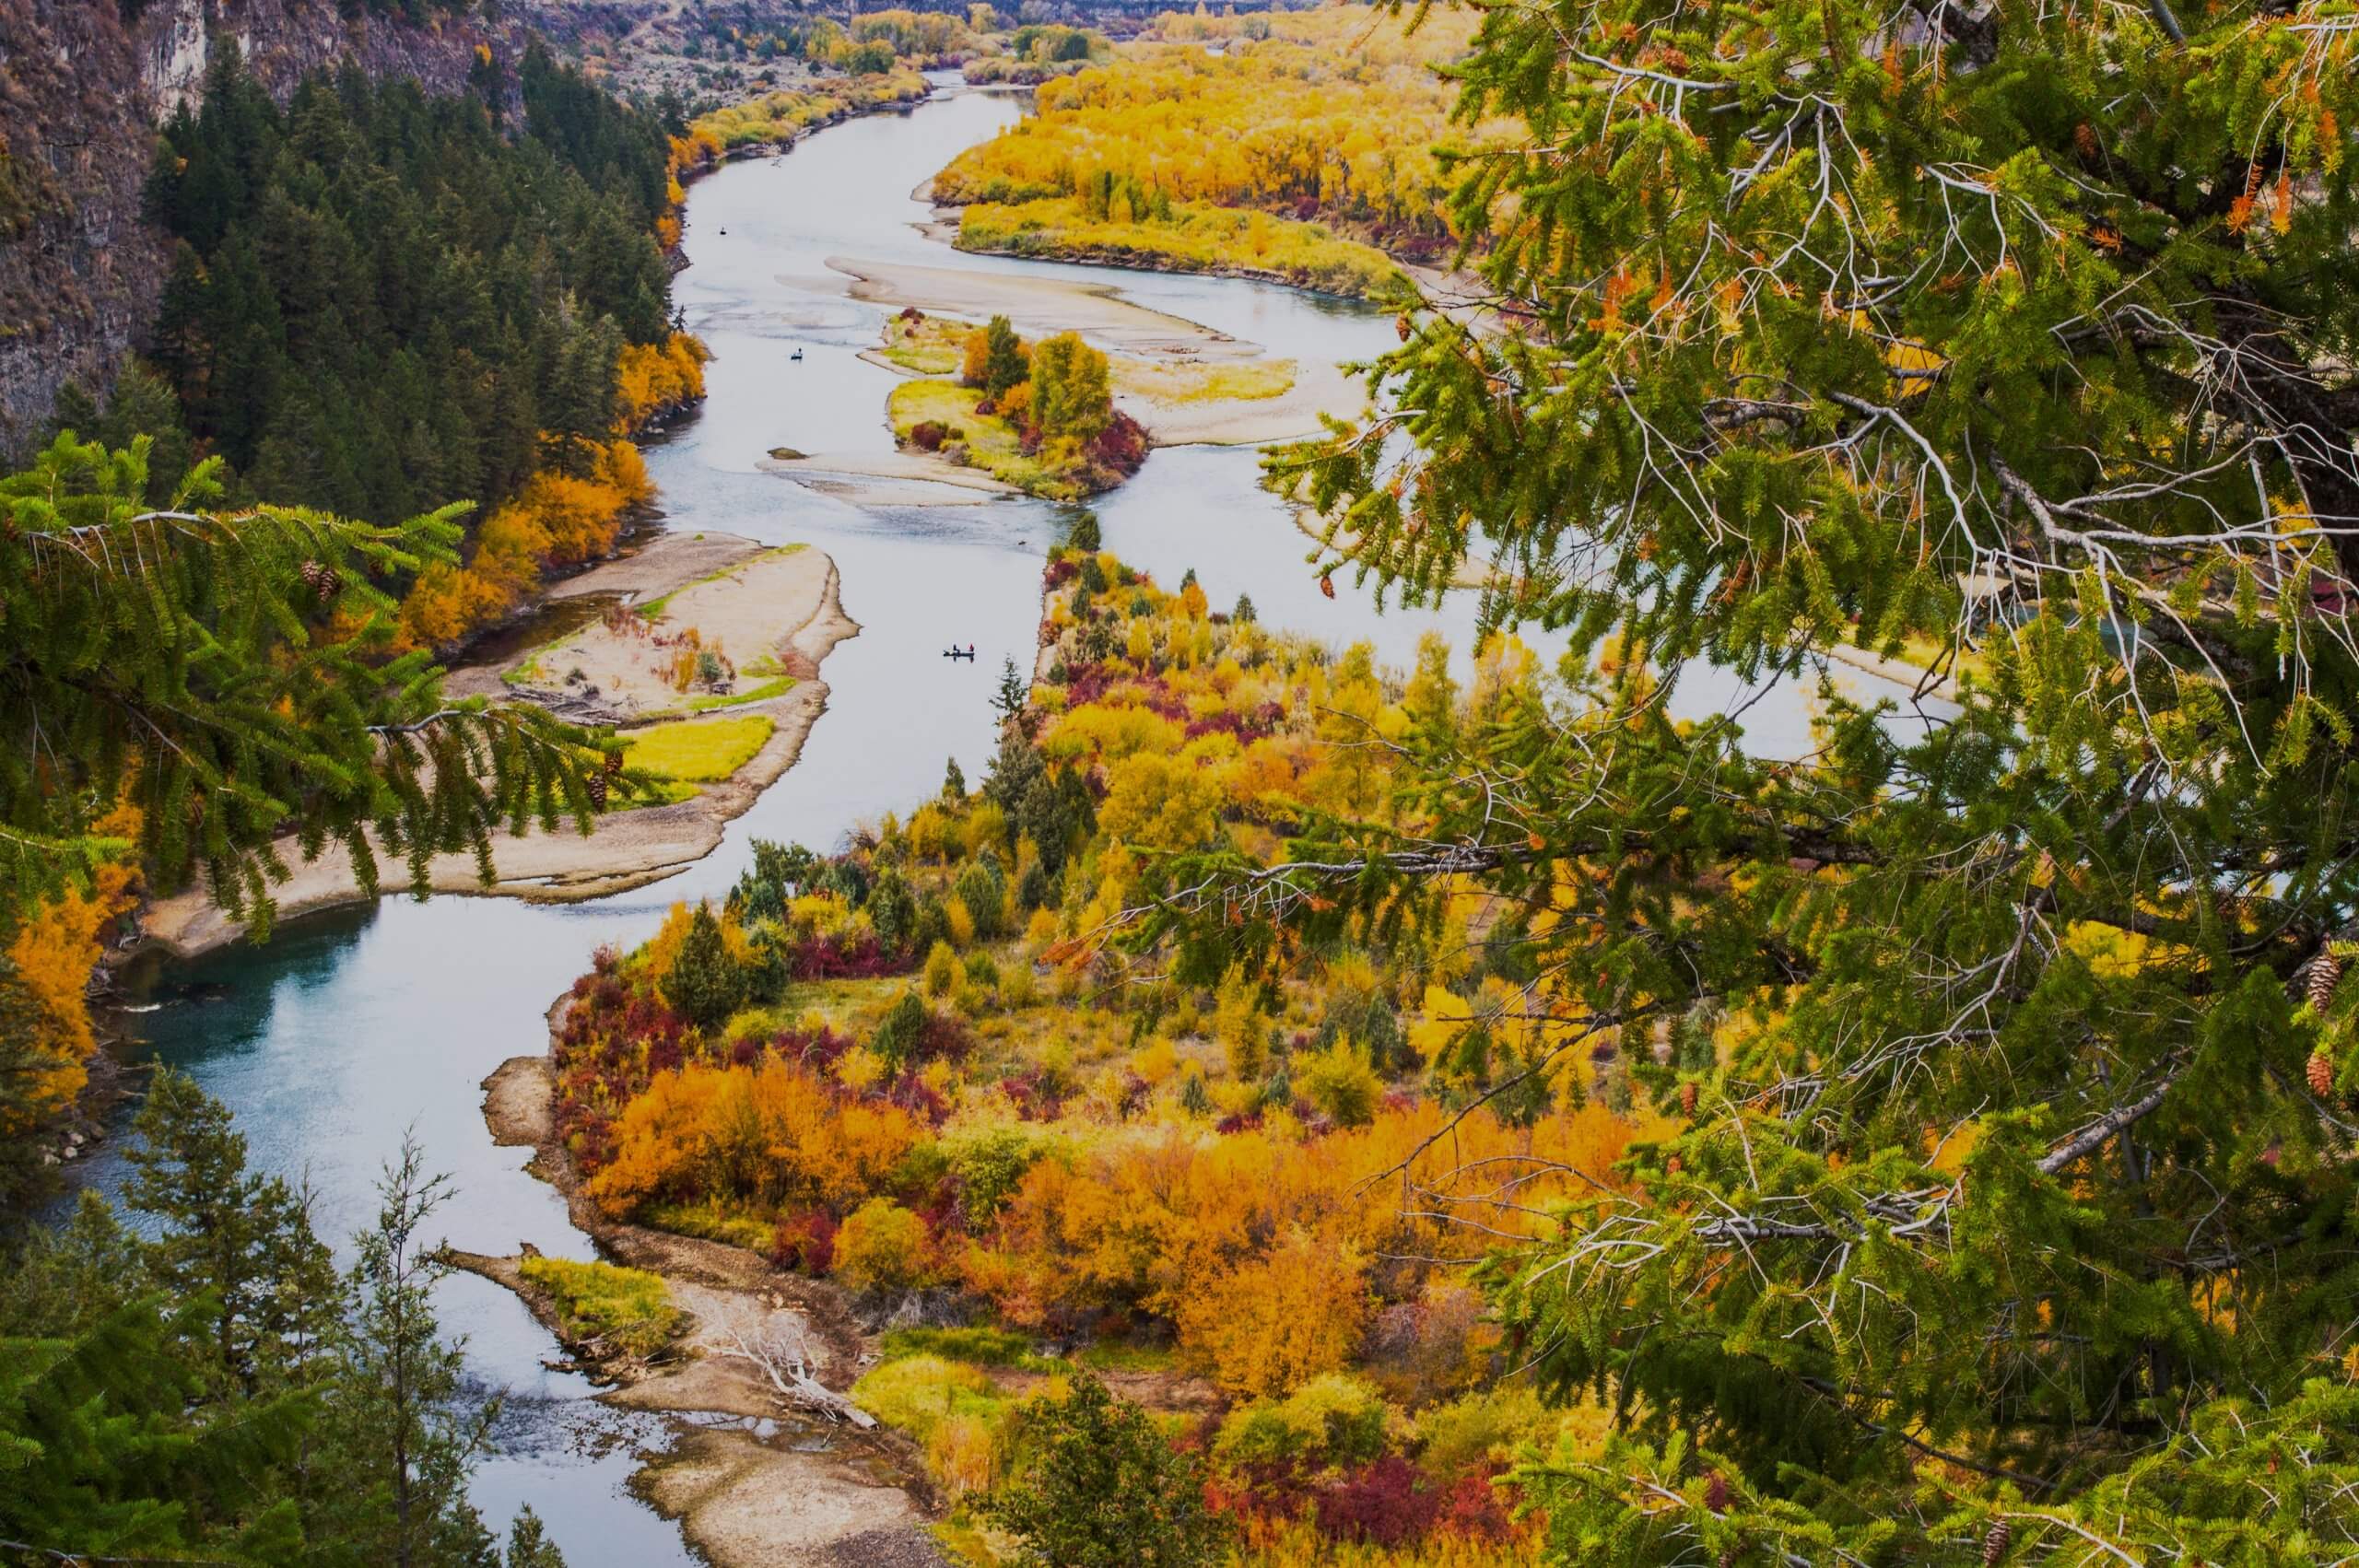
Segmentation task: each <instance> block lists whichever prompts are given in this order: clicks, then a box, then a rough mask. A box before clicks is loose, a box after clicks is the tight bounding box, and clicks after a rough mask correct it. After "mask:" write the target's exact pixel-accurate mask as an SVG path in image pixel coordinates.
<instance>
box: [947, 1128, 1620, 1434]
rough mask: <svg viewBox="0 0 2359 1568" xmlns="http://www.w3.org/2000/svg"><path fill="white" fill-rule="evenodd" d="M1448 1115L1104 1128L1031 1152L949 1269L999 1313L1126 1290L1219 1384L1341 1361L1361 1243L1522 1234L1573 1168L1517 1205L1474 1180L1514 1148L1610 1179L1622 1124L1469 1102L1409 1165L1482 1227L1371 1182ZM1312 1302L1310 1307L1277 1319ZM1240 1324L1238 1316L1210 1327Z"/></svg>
mask: <svg viewBox="0 0 2359 1568" xmlns="http://www.w3.org/2000/svg"><path fill="white" fill-rule="evenodd" d="M1448 1115H1449V1113H1448V1112H1447V1111H1445V1110H1444V1109H1442V1108H1441V1107H1439V1106H1433V1105H1430V1104H1428V1105H1420V1106H1414V1107H1410V1108H1406V1109H1400V1108H1387V1109H1384V1110H1381V1111H1379V1113H1378V1115H1377V1117H1376V1119H1375V1120H1374V1121H1373V1122H1372V1123H1371V1124H1370V1125H1369V1126H1367V1127H1363V1128H1355V1129H1349V1130H1339V1131H1333V1132H1329V1133H1325V1134H1322V1135H1320V1136H1316V1137H1311V1138H1308V1139H1300V1138H1297V1135H1296V1134H1295V1132H1294V1131H1293V1129H1291V1125H1290V1123H1288V1122H1286V1121H1285V1119H1284V1118H1281V1119H1280V1120H1277V1121H1273V1122H1272V1123H1268V1124H1264V1125H1263V1126H1262V1127H1258V1128H1248V1129H1240V1130H1238V1131H1236V1132H1232V1133H1228V1134H1226V1135H1219V1134H1214V1133H1211V1132H1208V1131H1204V1130H1203V1129H1181V1128H1166V1129H1149V1130H1141V1131H1137V1132H1126V1133H1121V1134H1112V1135H1109V1136H1104V1137H1101V1138H1099V1139H1097V1140H1095V1141H1090V1142H1087V1143H1085V1144H1083V1145H1081V1146H1080V1147H1079V1148H1078V1149H1075V1150H1073V1151H1069V1152H1066V1153H1061V1154H1058V1155H1053V1156H1051V1157H1050V1158H1047V1159H1043V1160H1041V1161H1039V1163H1037V1164H1034V1165H1033V1166H1032V1167H1031V1169H1030V1170H1029V1171H1027V1173H1026V1174H1025V1176H1024V1179H1023V1181H1022V1182H1021V1183H1020V1184H1019V1185H1018V1186H1017V1188H1016V1189H1015V1194H1014V1195H1013V1197H1012V1198H1011V1199H1009V1201H1008V1203H1007V1205H1006V1207H1005V1208H1004V1209H1003V1211H1001V1214H1000V1217H999V1220H998V1223H997V1224H996V1225H995V1227H994V1228H993V1230H992V1233H991V1234H990V1235H988V1236H986V1237H984V1238H983V1239H981V1240H979V1241H977V1242H976V1243H974V1244H972V1245H971V1246H968V1249H967V1252H966V1255H965V1256H964V1257H963V1258H961V1259H960V1260H959V1274H960V1277H961V1278H962V1279H963V1280H964V1281H965V1282H966V1283H967V1285H968V1288H969V1289H971V1290H973V1291H975V1292H976V1293H979V1294H981V1295H984V1296H987V1297H989V1298H990V1299H991V1300H992V1303H993V1304H994V1305H996V1306H997V1307H998V1308H999V1309H1000V1311H1001V1312H1002V1313H1003V1314H1004V1315H1005V1316H1007V1317H1008V1318H1009V1319H1010V1320H1011V1321H1014V1322H1017V1323H1027V1324H1033V1323H1039V1322H1041V1321H1042V1320H1043V1319H1044V1318H1046V1317H1048V1316H1050V1315H1051V1314H1055V1313H1059V1312H1069V1311H1076V1310H1086V1309H1088V1308H1093V1307H1102V1306H1109V1305H1114V1306H1137V1307H1142V1308H1144V1309H1145V1310H1147V1311H1149V1312H1154V1313H1156V1314H1159V1315H1161V1316H1167V1317H1169V1318H1170V1319H1172V1320H1173V1321H1174V1322H1175V1323H1177V1324H1178V1325H1179V1328H1180V1347H1181V1349H1182V1350H1184V1351H1186V1352H1188V1353H1189V1354H1190V1355H1191V1358H1193V1359H1195V1360H1196V1361H1198V1362H1199V1363H1202V1364H1203V1365H1204V1366H1205V1367H1206V1369H1207V1370H1208V1371H1210V1372H1211V1373H1212V1374H1213V1375H1215V1377H1217V1378H1218V1379H1219V1380H1220V1381H1221V1382H1222V1383H1223V1384H1224V1385H1225V1386H1226V1387H1231V1388H1235V1389H1239V1390H1250V1391H1255V1392H1262V1391H1268V1390H1269V1389H1271V1388H1274V1387H1290V1386H1291V1382H1292V1381H1299V1380H1300V1379H1301V1378H1304V1377H1308V1376H1310V1375H1315V1374H1316V1373H1318V1372H1320V1371H1325V1370H1331V1369H1332V1368H1333V1367H1335V1366H1339V1365H1342V1364H1343V1363H1344V1361H1346V1360H1347V1359H1348V1358H1349V1356H1350V1354H1351V1352H1352V1350H1353V1348H1354V1347H1355V1346H1356V1343H1357V1341H1358V1337H1359V1329H1360V1325H1361V1323H1362V1321H1363V1320H1364V1316H1365V1310H1366V1305H1365V1294H1366V1293H1365V1290H1364V1288H1363V1285H1362V1280H1363V1278H1364V1268H1363V1265H1362V1264H1361V1263H1360V1262H1359V1261H1358V1259H1363V1258H1369V1257H1373V1256H1375V1255H1376V1254H1378V1253H1379V1252H1381V1253H1386V1254H1393V1255H1402V1256H1425V1257H1432V1256H1439V1255H1445V1254H1464V1253H1467V1252H1470V1251H1478V1250H1480V1248H1481V1246H1482V1245H1484V1244H1485V1242H1486V1240H1488V1239H1491V1238H1493V1237H1496V1235H1497V1233H1502V1232H1504V1233H1508V1234H1510V1235H1512V1234H1523V1233H1528V1232H1529V1231H1530V1230H1531V1228H1532V1223H1533V1222H1532V1217H1531V1215H1530V1213H1529V1212H1528V1210H1532V1209H1539V1208H1542V1207H1543V1206H1544V1205H1545V1204H1546V1202H1547V1201H1548V1199H1549V1198H1550V1197H1551V1196H1552V1195H1555V1194H1556V1193H1559V1192H1563V1191H1567V1190H1571V1189H1572V1188H1574V1187H1576V1186H1577V1185H1579V1178H1578V1177H1574V1176H1567V1175H1563V1174H1550V1175H1545V1176H1538V1177H1537V1179H1534V1180H1532V1181H1530V1182H1527V1183H1525V1184H1523V1185H1522V1186H1521V1187H1520V1188H1517V1189H1515V1197H1516V1201H1517V1204H1518V1205H1520V1207H1518V1208H1515V1209H1507V1210H1502V1209H1500V1208H1497V1207H1496V1206H1493V1205H1490V1204H1485V1203H1482V1202H1479V1201H1473V1195H1475V1194H1480V1193H1488V1192H1495V1191H1496V1190H1498V1189H1499V1187H1500V1183H1501V1182H1502V1181H1503V1180H1505V1179H1506V1173H1508V1172H1509V1171H1513V1170H1519V1169H1521V1168H1526V1167H1522V1166H1520V1164H1518V1163H1520V1162H1523V1161H1530V1162H1532V1165H1531V1166H1530V1167H1528V1168H1529V1169H1531V1170H1532V1171H1533V1172H1535V1173H1537V1172H1538V1171H1539V1169H1540V1167H1541V1166H1543V1165H1554V1166H1557V1167H1569V1168H1571V1169H1572V1170H1578V1171H1580V1172H1583V1173H1585V1174H1586V1175H1588V1176H1590V1177H1593V1178H1595V1179H1596V1180H1598V1181H1602V1182H1603V1181H1610V1180H1611V1179H1612V1178H1613V1169H1614V1164H1615V1162H1617V1161H1618V1160H1620V1159H1621V1157H1622V1155H1623V1153H1624V1151H1625V1149H1626V1148H1627V1147H1628V1145H1629V1141H1630V1139H1631V1137H1632V1136H1633V1134H1634V1132H1635V1130H1636V1129H1634V1128H1633V1127H1632V1126H1631V1124H1630V1123H1629V1122H1627V1121H1625V1120H1624V1119H1622V1118H1621V1117H1616V1116H1614V1114H1613V1113H1612V1112H1610V1111H1608V1110H1606V1109H1604V1108H1603V1107H1602V1106H1596V1105H1590V1106H1583V1107H1582V1108H1581V1109H1579V1110H1577V1111H1560V1112H1558V1113H1556V1114H1555V1115H1553V1116H1549V1117H1543V1118H1542V1119H1541V1120H1540V1121H1539V1122H1538V1123H1536V1124H1535V1125H1533V1126H1532V1127H1530V1128H1514V1127H1509V1126H1508V1125H1506V1124H1504V1123H1502V1122H1500V1121H1499V1120H1498V1119H1497V1118H1496V1117H1493V1116H1492V1115H1491V1114H1490V1113H1489V1112H1488V1111H1477V1112H1475V1113H1474V1114H1473V1115H1472V1116H1469V1117H1466V1118H1465V1120H1464V1121H1462V1122H1461V1123H1460V1124H1459V1126H1458V1128H1457V1129H1456V1130H1455V1132H1453V1134H1452V1135H1451V1136H1450V1137H1449V1139H1447V1140H1444V1141H1441V1142H1440V1143H1439V1144H1438V1145H1437V1146H1436V1147H1435V1148H1433V1149H1430V1150H1427V1151H1426V1152H1425V1153H1422V1154H1418V1155H1416V1157H1415V1159H1414V1162H1412V1164H1411V1170H1412V1173H1413V1175H1414V1176H1415V1178H1416V1180H1417V1181H1418V1183H1419V1184H1420V1185H1422V1186H1424V1187H1426V1188H1431V1189H1433V1190H1434V1191H1435V1192H1436V1193H1438V1194H1439V1195H1441V1196H1440V1197H1439V1198H1438V1199H1435V1200H1433V1201H1430V1202H1426V1203H1421V1204H1420V1205H1419V1207H1420V1208H1421V1209H1424V1210H1426V1211H1433V1212H1439V1211H1443V1210H1444V1209H1445V1208H1447V1207H1449V1199H1451V1198H1453V1197H1461V1198H1463V1199H1465V1201H1463V1203H1462V1211H1463V1212H1462V1217H1463V1218H1464V1219H1466V1220H1468V1221H1471V1222H1474V1223H1478V1224H1480V1225H1483V1226H1486V1227H1488V1228H1489V1229H1488V1232H1487V1233H1486V1232H1481V1231H1473V1232H1467V1231H1461V1230H1460V1229H1458V1228H1456V1227H1453V1226H1449V1225H1448V1224H1447V1223H1445V1222H1441V1221H1437V1220H1433V1219H1426V1218H1417V1219H1412V1218H1409V1217H1407V1216H1405V1215H1403V1213H1402V1207H1401V1202H1400V1187H1399V1184H1398V1183H1397V1182H1381V1181H1371V1180H1369V1178H1370V1177H1373V1176H1379V1174H1381V1173H1384V1172H1388V1171H1391V1170H1392V1169H1393V1168H1394V1167H1396V1166H1398V1165H1400V1164H1402V1162H1404V1161H1409V1160H1410V1157H1411V1154H1412V1153H1413V1152H1414V1151H1415V1150H1416V1148H1417V1146H1418V1145H1419V1144H1420V1143H1421V1142H1423V1141H1425V1140H1426V1138H1427V1137H1429V1136H1430V1135H1431V1134H1432V1133H1433V1132H1435V1131H1436V1130H1437V1129H1438V1128H1439V1127H1440V1126H1441V1125H1442V1122H1443V1120H1444V1118H1445V1117H1447V1116H1448ZM1481 1162H1490V1163H1489V1164H1482V1163H1481ZM1461 1171H1463V1172H1464V1173H1466V1174H1464V1175H1463V1176H1461V1175H1459V1174H1457V1173H1459V1172H1461ZM1273 1237H1278V1238H1284V1239H1283V1240H1281V1241H1278V1242H1276V1243H1274V1244H1273V1240H1272V1238H1273ZM1408 1288H1414V1282H1412V1285H1411V1286H1410V1287H1408ZM1272 1302H1283V1303H1285V1304H1288V1305H1285V1306H1284V1307H1283V1308H1276V1307H1267V1306H1266V1304H1268V1303H1272ZM1313 1304H1316V1312H1315V1313H1314V1312H1313V1311H1312V1305H1313ZM1265 1308H1266V1309H1265ZM1307 1316H1318V1317H1319V1318H1320V1323H1319V1324H1317V1325H1311V1324H1302V1325H1296V1324H1294V1323H1292V1322H1291V1321H1290V1318H1292V1317H1307ZM1238 1323H1250V1324H1251V1325H1252V1326H1253V1327H1252V1328H1250V1330H1248V1329H1245V1328H1224V1325H1225V1324H1238ZM1290 1380H1291V1381H1290Z"/></svg>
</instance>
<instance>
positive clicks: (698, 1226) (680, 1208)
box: [639, 1199, 776, 1252]
mask: <svg viewBox="0 0 2359 1568" xmlns="http://www.w3.org/2000/svg"><path fill="white" fill-rule="evenodd" d="M639 1218H640V1221H641V1222H643V1223H646V1224H648V1225H650V1226H651V1227H653V1228H654V1229H656V1230H659V1231H670V1232H671V1233H672V1234H673V1235H684V1236H695V1237H697V1238H698V1239H699V1240H701V1241H717V1242H720V1243H722V1245H724V1246H743V1247H749V1248H751V1249H753V1250H754V1251H757V1252H758V1251H760V1250H762V1249H763V1248H765V1247H767V1246H769V1244H770V1239H771V1235H772V1234H773V1232H774V1231H775V1228H776V1227H774V1226H772V1225H770V1224H769V1223H766V1222H764V1221H761V1220H757V1219H753V1218H751V1217H750V1216H747V1215H745V1214H733V1213H731V1212H729V1211H727V1210H725V1209H723V1208H722V1206H721V1205H720V1204H718V1203H716V1202H713V1201H711V1200H710V1199H708V1200H706V1201H705V1202H702V1203H651V1204H649V1205H647V1206H646V1207H645V1208H643V1209H641V1210H640V1211H639Z"/></svg>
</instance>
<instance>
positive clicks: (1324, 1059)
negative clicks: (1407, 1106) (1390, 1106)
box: [1294, 1039, 1384, 1127]
mask: <svg viewBox="0 0 2359 1568" xmlns="http://www.w3.org/2000/svg"><path fill="white" fill-rule="evenodd" d="M1294 1086H1295V1088H1296V1090H1297V1092H1299V1093H1300V1094H1302V1096H1303V1097H1304V1098H1305V1099H1307V1100H1309V1102H1310V1103H1311V1104H1312V1105H1313V1106H1317V1107H1318V1108H1319V1112H1320V1115H1322V1116H1324V1117H1327V1119H1328V1120H1330V1121H1332V1122H1333V1123H1335V1124H1336V1125H1337V1126H1339V1127H1365V1126H1367V1124H1368V1123H1369V1122H1370V1121H1372V1120H1374V1119H1375V1117H1376V1106H1377V1102H1378V1101H1379V1099H1381V1098H1382V1097H1383V1095H1384V1080H1383V1079H1381V1078H1379V1077H1378V1076H1377V1072H1376V1069H1375V1068H1373V1067H1371V1066H1369V1065H1368V1061H1367V1057H1365V1056H1363V1055H1362V1054H1361V1053H1360V1051H1359V1049H1358V1047H1356V1046H1354V1045H1353V1044H1352V1042H1351V1041H1349V1040H1347V1039H1338V1040H1336V1042H1335V1043H1334V1044H1333V1045H1332V1046H1330V1047H1328V1048H1327V1049H1326V1050H1324V1051H1320V1052H1317V1053H1314V1054H1312V1055H1310V1056H1309V1057H1307V1058H1304V1059H1298V1060H1297V1061H1296V1063H1295V1064H1294Z"/></svg>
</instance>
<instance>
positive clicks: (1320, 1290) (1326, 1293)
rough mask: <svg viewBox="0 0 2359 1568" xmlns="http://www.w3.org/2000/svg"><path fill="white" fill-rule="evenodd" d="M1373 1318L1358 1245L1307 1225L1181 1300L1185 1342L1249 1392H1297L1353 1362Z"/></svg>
mask: <svg viewBox="0 0 2359 1568" xmlns="http://www.w3.org/2000/svg"><path fill="white" fill-rule="evenodd" d="M1179 1320H1180V1344H1181V1345H1182V1346H1183V1347H1184V1348H1186V1349H1187V1350H1188V1351H1189V1352H1190V1353H1191V1356H1192V1357H1193V1359H1195V1360H1196V1361H1197V1362H1199V1363H1201V1364H1202V1365H1203V1368H1204V1370H1205V1372H1206V1373H1207V1374H1209V1375H1211V1377H1212V1379H1213V1381H1215V1382H1216V1383H1218V1384H1219V1385H1220V1386H1221V1387H1224V1388H1226V1389H1227V1390H1228V1391H1229V1392H1230V1393H1232V1394H1241V1395H1247V1396H1261V1395H1277V1394H1285V1393H1290V1392H1292V1391H1293V1390H1294V1389H1296V1388H1298V1387H1301V1386H1302V1385H1303V1384H1305V1383H1307V1382H1309V1380H1310V1379H1311V1378H1313V1377H1316V1376H1318V1375H1320V1373H1322V1372H1334V1371H1337V1370H1338V1369H1340V1368H1342V1367H1344V1366H1345V1365H1348V1364H1349V1363H1350V1362H1351V1359H1352V1354H1353V1352H1355V1351H1356V1350H1358V1349H1359V1343H1360V1330H1361V1328H1362V1326H1363V1325H1364V1324H1365V1323H1366V1322H1367V1265H1366V1264H1365V1263H1364V1262H1363V1261H1362V1260H1361V1258H1360V1255H1359V1253H1358V1251H1357V1250H1356V1248H1354V1247H1351V1246H1342V1247H1337V1246H1332V1245H1331V1244H1329V1243H1326V1242H1323V1241H1320V1240H1318V1239H1317V1238H1315V1237H1312V1236H1310V1235H1308V1234H1307V1233H1305V1232H1302V1231H1299V1230H1297V1231H1296V1232H1294V1233H1293V1234H1292V1235H1288V1236H1287V1237H1286V1238H1285V1240H1284V1241H1282V1242H1280V1243H1279V1244H1278V1246H1276V1247H1275V1248H1273V1250H1272V1251H1271V1252H1270V1253H1269V1255H1268V1256H1267V1257H1264V1258H1253V1259H1251V1260H1250V1261H1248V1262H1246V1263H1243V1264H1241V1265H1239V1266H1238V1267H1237V1268H1235V1269H1232V1270H1229V1271H1228V1272H1227V1273H1226V1274H1224V1275H1221V1276H1219V1277H1217V1278H1215V1279H1211V1280H1206V1281H1203V1282H1201V1283H1200V1284H1198V1285H1197V1286H1196V1287H1195V1288H1194V1289H1193V1290H1191V1291H1190V1292H1189V1293H1187V1294H1186V1295H1185V1296H1184V1297H1182V1298H1181V1300H1180V1304H1179Z"/></svg>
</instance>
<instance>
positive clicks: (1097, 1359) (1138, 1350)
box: [1073, 1340, 1180, 1372]
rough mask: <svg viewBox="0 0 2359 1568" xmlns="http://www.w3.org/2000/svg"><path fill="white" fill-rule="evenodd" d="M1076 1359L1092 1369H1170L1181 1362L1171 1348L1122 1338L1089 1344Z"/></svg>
mask: <svg viewBox="0 0 2359 1568" xmlns="http://www.w3.org/2000/svg"><path fill="white" fill-rule="evenodd" d="M1073 1359H1074V1361H1075V1362H1077V1363H1080V1364H1081V1365H1083V1366H1086V1367H1087V1368H1089V1370H1090V1371H1092V1372H1169V1371H1171V1370H1172V1369H1173V1368H1175V1367H1177V1366H1178V1365H1179V1364H1180V1358H1179V1356H1178V1355H1177V1354H1176V1353H1174V1352H1171V1351H1168V1350H1163V1349H1160V1348H1158V1347H1156V1346H1153V1345H1127V1344H1124V1343H1122V1342H1121V1341H1120V1340H1109V1341H1107V1342H1105V1343H1102V1344H1096V1345H1091V1346H1088V1347H1087V1348H1086V1349H1085V1350H1083V1351H1081V1352H1079V1353H1078V1354H1076V1355H1075V1356H1074V1358H1073Z"/></svg>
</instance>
